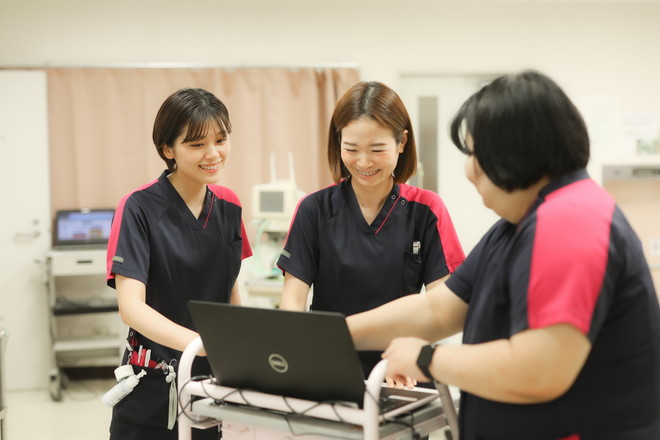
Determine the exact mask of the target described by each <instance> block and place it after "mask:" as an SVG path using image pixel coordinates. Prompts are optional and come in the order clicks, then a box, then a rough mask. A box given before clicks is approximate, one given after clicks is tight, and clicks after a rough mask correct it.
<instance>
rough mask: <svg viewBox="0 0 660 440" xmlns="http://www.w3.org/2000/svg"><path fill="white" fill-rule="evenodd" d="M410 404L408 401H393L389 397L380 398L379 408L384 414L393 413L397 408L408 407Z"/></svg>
mask: <svg viewBox="0 0 660 440" xmlns="http://www.w3.org/2000/svg"><path fill="white" fill-rule="evenodd" d="M409 403H410V402H409V401H408V400H403V399H392V398H391V397H388V396H380V399H379V401H378V407H379V408H380V413H381V414H383V413H386V412H389V411H393V410H395V409H397V408H401V407H402V406H403V405H407V404H409Z"/></svg>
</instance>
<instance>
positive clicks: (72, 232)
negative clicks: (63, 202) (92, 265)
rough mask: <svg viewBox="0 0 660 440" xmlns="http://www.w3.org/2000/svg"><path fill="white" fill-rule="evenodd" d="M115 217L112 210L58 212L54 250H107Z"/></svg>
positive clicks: (55, 221) (54, 233)
mask: <svg viewBox="0 0 660 440" xmlns="http://www.w3.org/2000/svg"><path fill="white" fill-rule="evenodd" d="M114 215H115V210H114V209H112V208H108V209H65V210H60V211H57V212H56V213H55V220H54V224H53V248H55V249H58V250H77V249H105V248H106V246H107V244H108V239H109V237H110V228H111V226H112V218H113V217H114Z"/></svg>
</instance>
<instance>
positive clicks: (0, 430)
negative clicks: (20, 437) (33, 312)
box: [0, 329, 9, 440]
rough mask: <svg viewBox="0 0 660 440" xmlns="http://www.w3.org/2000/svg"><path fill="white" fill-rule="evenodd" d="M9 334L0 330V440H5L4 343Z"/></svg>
mask: <svg viewBox="0 0 660 440" xmlns="http://www.w3.org/2000/svg"><path fill="white" fill-rule="evenodd" d="M8 337H9V333H8V332H7V331H6V330H5V329H0V440H7V405H6V400H5V367H4V359H5V343H6V341H7V338H8Z"/></svg>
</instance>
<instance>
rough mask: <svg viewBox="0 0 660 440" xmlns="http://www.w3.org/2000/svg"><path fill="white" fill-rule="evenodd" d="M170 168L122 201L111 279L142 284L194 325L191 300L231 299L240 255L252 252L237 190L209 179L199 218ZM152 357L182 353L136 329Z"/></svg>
mask: <svg viewBox="0 0 660 440" xmlns="http://www.w3.org/2000/svg"><path fill="white" fill-rule="evenodd" d="M167 174H168V172H167V171H165V172H163V173H162V174H161V176H160V177H159V178H158V180H157V181H154V182H151V183H149V184H147V185H144V186H143V187H141V188H139V189H138V190H136V191H134V192H132V193H130V194H128V195H127V196H125V197H124V198H123V199H122V200H121V201H120V203H119V205H118V207H117V210H116V212H115V218H114V220H113V225H112V230H111V235H110V240H109V243H108V274H107V283H108V285H109V286H110V287H113V288H114V287H115V274H118V275H123V276H125V277H127V278H133V279H136V280H139V281H141V282H143V283H144V284H145V285H146V302H147V304H148V305H149V306H151V307H152V308H154V309H155V310H157V311H158V312H160V313H161V314H162V315H164V316H165V317H166V318H168V319H170V320H172V321H174V322H175V323H177V324H180V325H182V326H184V327H187V328H191V329H194V327H193V323H192V318H191V316H190V313H189V312H188V300H191V299H196V300H205V301H217V302H225V303H226V302H229V300H230V298H231V290H232V287H233V286H234V283H235V281H236V278H237V277H238V273H239V270H240V267H241V260H242V259H244V258H247V257H249V256H250V255H252V251H251V249H250V244H249V242H248V239H247V235H246V232H245V228H244V226H243V221H242V219H241V214H242V208H241V204H240V201H239V199H238V197H237V196H236V194H235V193H234V192H233V191H232V190H230V189H228V188H225V187H222V186H219V185H208V187H207V196H206V200H205V204H204V208H203V211H202V213H201V215H200V216H199V218H195V216H194V215H193V214H192V212H191V211H190V209H189V208H188V206H187V205H186V204H185V202H184V201H183V199H182V198H181V196H180V195H179V193H178V192H177V191H176V189H175V188H174V187H173V186H172V184H171V183H170V181H169V179H168V178H167ZM136 337H137V338H138V339H139V340H138V344H140V345H144V347H145V349H146V348H150V349H151V350H152V355H151V356H152V360H156V359H162V360H165V361H168V362H169V361H170V360H171V359H173V358H176V359H178V358H179V357H180V355H181V352H179V351H176V350H173V349H170V348H168V347H164V346H162V345H160V344H156V343H155V342H153V341H150V340H148V339H147V338H146V337H144V336H142V335H136Z"/></svg>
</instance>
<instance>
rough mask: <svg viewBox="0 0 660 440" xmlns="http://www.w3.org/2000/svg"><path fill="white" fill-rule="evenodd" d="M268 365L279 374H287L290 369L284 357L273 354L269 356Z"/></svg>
mask: <svg viewBox="0 0 660 440" xmlns="http://www.w3.org/2000/svg"><path fill="white" fill-rule="evenodd" d="M268 365H270V368H272V369H273V370H275V371H276V372H277V373H286V372H287V370H288V369H289V364H288V363H287V361H286V359H284V356H282V355H281V354H277V353H273V354H271V355H270V356H268Z"/></svg>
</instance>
